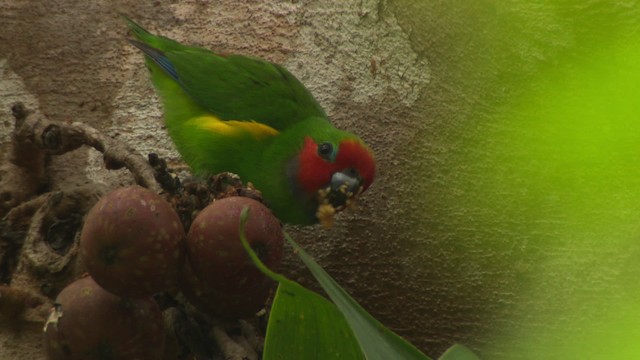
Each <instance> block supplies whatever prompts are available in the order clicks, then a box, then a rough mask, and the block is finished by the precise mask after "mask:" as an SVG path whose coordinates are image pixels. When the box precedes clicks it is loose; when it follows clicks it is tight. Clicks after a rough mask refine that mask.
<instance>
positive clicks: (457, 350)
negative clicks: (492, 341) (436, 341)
mask: <svg viewBox="0 0 640 360" xmlns="http://www.w3.org/2000/svg"><path fill="white" fill-rule="evenodd" d="M438 360H480V358H479V357H478V356H477V355H476V354H474V353H473V352H472V351H471V350H469V349H468V348H467V347H466V346H464V345H460V344H455V345H453V346H452V347H450V348H449V349H448V350H447V351H445V352H444V354H442V356H440V357H439V358H438Z"/></svg>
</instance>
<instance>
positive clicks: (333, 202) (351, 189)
mask: <svg viewBox="0 0 640 360" xmlns="http://www.w3.org/2000/svg"><path fill="white" fill-rule="evenodd" d="M363 190H364V187H363V186H362V178H361V177H360V175H359V174H358V172H357V171H356V170H355V169H351V168H349V169H344V170H342V171H338V172H335V173H333V175H331V181H330V182H329V184H328V185H327V187H325V188H323V189H320V190H318V209H317V211H316V218H318V221H319V222H320V223H321V224H322V225H323V226H324V227H331V225H332V224H333V216H334V215H335V214H336V213H337V212H339V211H342V210H344V209H346V208H348V207H351V206H353V205H354V203H355V198H356V197H357V196H358V195H360V193H361V192H362V191H363Z"/></svg>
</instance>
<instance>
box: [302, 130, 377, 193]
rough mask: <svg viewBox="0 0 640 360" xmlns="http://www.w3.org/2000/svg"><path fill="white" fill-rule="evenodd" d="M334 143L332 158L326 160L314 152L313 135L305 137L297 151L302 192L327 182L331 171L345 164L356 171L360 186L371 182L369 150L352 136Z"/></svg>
mask: <svg viewBox="0 0 640 360" xmlns="http://www.w3.org/2000/svg"><path fill="white" fill-rule="evenodd" d="M338 146H339V148H338V151H337V155H336V159H335V162H330V161H327V160H325V159H323V158H322V157H320V156H319V155H318V144H316V143H315V141H313V139H311V138H310V137H307V138H305V141H304V145H303V147H302V151H301V152H300V163H299V172H298V181H299V184H300V185H301V186H302V188H303V189H304V190H305V191H306V192H308V193H310V194H314V193H315V192H317V191H318V190H320V189H322V188H324V187H326V186H327V185H328V184H329V182H330V181H331V176H332V175H333V174H334V173H336V172H339V171H342V170H345V169H348V168H353V169H355V170H356V171H357V172H358V174H359V175H360V177H361V178H362V186H363V188H364V190H366V189H367V188H368V187H369V186H370V185H371V183H372V182H373V179H374V177H375V171H376V170H375V161H374V159H373V154H371V151H369V149H367V147H366V146H364V145H363V144H362V143H361V142H359V141H357V140H352V139H347V140H343V141H341V142H340V144H339V145H338Z"/></svg>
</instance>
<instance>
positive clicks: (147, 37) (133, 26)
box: [120, 13, 155, 43]
mask: <svg viewBox="0 0 640 360" xmlns="http://www.w3.org/2000/svg"><path fill="white" fill-rule="evenodd" d="M120 16H122V18H123V19H124V21H126V22H127V26H128V27H129V30H131V32H132V33H133V35H134V36H135V37H136V38H137V39H139V40H142V41H143V42H145V43H148V42H150V41H153V38H155V36H154V35H153V34H151V33H150V32H148V31H147V30H145V29H144V28H143V27H142V26H140V25H138V24H137V23H136V22H135V21H133V20H131V18H130V17H128V16H127V15H125V14H122V13H120Z"/></svg>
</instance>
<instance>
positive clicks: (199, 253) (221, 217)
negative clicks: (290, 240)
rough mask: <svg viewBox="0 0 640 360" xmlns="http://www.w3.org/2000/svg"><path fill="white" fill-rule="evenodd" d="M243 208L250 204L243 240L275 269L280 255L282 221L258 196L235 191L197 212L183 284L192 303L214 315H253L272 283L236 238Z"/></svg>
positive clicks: (190, 236)
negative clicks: (231, 194) (230, 195)
mask: <svg viewBox="0 0 640 360" xmlns="http://www.w3.org/2000/svg"><path fill="white" fill-rule="evenodd" d="M245 207H248V208H249V218H248V220H247V223H246V225H245V234H246V237H247V240H248V242H249V244H250V246H251V247H252V248H253V249H254V251H256V253H257V254H258V256H259V257H260V258H261V260H262V262H263V263H264V264H265V265H266V266H267V267H269V268H270V269H272V270H276V269H277V268H278V266H279V265H280V263H281V261H282V256H283V248H284V235H283V232H282V226H281V224H280V222H279V221H278V219H277V218H276V217H275V216H274V215H273V214H272V213H271V211H270V210H269V209H268V208H267V207H266V206H264V205H263V204H262V203H260V202H258V201H256V200H253V199H250V198H246V197H239V196H237V197H228V198H223V199H220V200H216V201H214V202H213V203H212V204H210V205H209V206H208V207H206V208H205V209H204V210H202V211H201V212H200V213H199V214H198V216H197V217H196V218H195V220H194V221H193V223H192V224H191V228H190V229H189V233H188V235H187V260H186V261H185V264H184V266H183V272H182V281H181V289H182V290H183V293H184V294H185V296H187V298H189V299H190V300H191V301H192V302H193V303H194V305H196V307H199V308H200V309H201V310H203V311H205V312H207V313H209V314H212V315H215V316H218V317H223V318H243V317H247V316H251V315H253V314H255V313H256V312H257V311H258V310H260V309H261V308H262V307H263V306H264V304H265V302H266V300H267V298H268V297H269V294H270V292H271V290H272V289H273V287H274V282H273V281H272V280H271V279H269V278H268V277H267V276H265V275H264V274H263V273H262V272H260V270H258V268H257V267H256V266H255V265H254V264H253V262H252V261H251V259H250V258H249V255H248V254H247V252H246V251H245V249H244V247H243V246H242V242H241V241H240V233H239V224H240V214H241V212H242V210H243V208H245Z"/></svg>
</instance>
